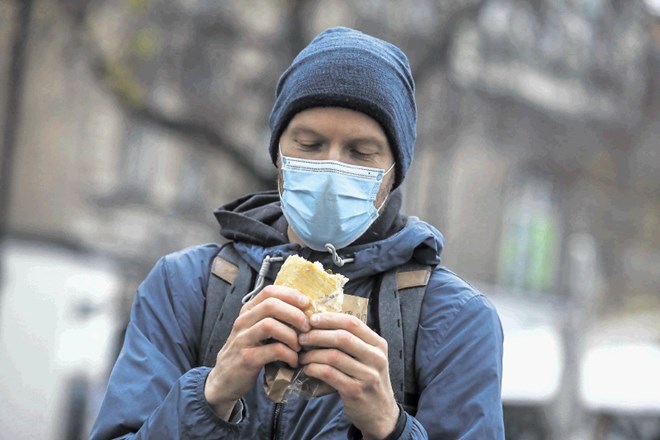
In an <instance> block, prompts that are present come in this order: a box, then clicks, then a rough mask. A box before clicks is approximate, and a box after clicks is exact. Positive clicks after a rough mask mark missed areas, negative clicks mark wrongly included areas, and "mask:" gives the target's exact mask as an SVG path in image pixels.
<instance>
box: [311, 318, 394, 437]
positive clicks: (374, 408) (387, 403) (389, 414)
mask: <svg viewBox="0 0 660 440" xmlns="http://www.w3.org/2000/svg"><path fill="white" fill-rule="evenodd" d="M310 322H311V325H312V330H311V331H310V332H308V333H302V334H300V336H299V337H298V340H299V341H300V345H302V346H309V347H311V348H310V349H309V351H308V352H306V353H304V354H303V355H302V356H301V358H300V361H301V364H303V365H304V366H305V367H304V372H305V374H307V375H308V376H310V377H315V378H317V379H320V380H322V381H324V382H325V383H327V384H328V385H330V386H332V387H333V388H335V389H336V390H337V392H338V393H339V396H340V397H341V399H342V400H343V402H344V412H345V413H346V416H347V417H348V418H349V419H350V420H351V422H352V423H353V424H354V425H355V427H356V428H358V429H359V430H360V431H361V432H362V435H363V436H364V438H366V439H383V438H385V437H387V436H388V435H389V434H390V433H391V432H392V431H394V428H395V426H396V422H397V418H398V416H399V407H398V406H397V403H396V401H395V399H394V393H393V391H392V384H391V383H390V375H389V368H388V362H387V341H385V339H383V338H381V337H380V336H379V335H378V334H377V333H376V332H374V331H373V330H371V329H370V328H369V327H368V326H367V325H366V324H364V323H363V322H362V321H360V320H359V319H357V318H356V317H354V316H350V315H347V314H343V313H319V314H316V315H313V316H312V317H311V319H310Z"/></svg>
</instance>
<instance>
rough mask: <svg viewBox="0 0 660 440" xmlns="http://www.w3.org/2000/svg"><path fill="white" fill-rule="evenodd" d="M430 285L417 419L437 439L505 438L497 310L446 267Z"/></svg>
mask: <svg viewBox="0 0 660 440" xmlns="http://www.w3.org/2000/svg"><path fill="white" fill-rule="evenodd" d="M429 289H430V290H429V291H427V293H426V296H425V300H424V303H423V307H422V316H421V317H420V328H419V331H418V340H417V357H416V365H417V366H416V369H417V371H416V374H417V378H418V385H419V389H420V390H421V394H420V398H419V402H418V410H417V414H416V415H415V418H416V419H417V421H419V422H420V423H421V424H422V425H423V426H424V428H426V431H427V432H428V437H429V438H433V439H504V423H503V418H502V400H501V383H502V353H503V333H502V327H501V324H500V320H499V317H498V315H497V312H496V310H495V308H494V307H493V306H492V304H491V303H490V302H489V301H488V300H487V299H486V298H485V297H484V296H483V295H482V294H481V293H479V292H477V291H476V290H474V289H473V288H472V287H471V286H470V285H468V284H467V283H465V282H464V281H462V280H461V279H460V278H458V277H457V276H455V275H454V274H452V273H451V272H449V271H446V270H444V269H439V270H437V271H436V272H435V273H434V275H433V278H432V280H431V283H430V284H429ZM403 438H414V437H411V436H408V437H405V436H404V437H403Z"/></svg>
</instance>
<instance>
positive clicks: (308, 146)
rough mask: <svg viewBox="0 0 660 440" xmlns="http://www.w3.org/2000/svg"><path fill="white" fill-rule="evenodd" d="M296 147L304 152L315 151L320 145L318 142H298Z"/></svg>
mask: <svg viewBox="0 0 660 440" xmlns="http://www.w3.org/2000/svg"><path fill="white" fill-rule="evenodd" d="M298 145H300V148H302V149H304V150H316V149H317V148H319V147H321V144H319V143H318V142H309V143H306V142H299V143H298Z"/></svg>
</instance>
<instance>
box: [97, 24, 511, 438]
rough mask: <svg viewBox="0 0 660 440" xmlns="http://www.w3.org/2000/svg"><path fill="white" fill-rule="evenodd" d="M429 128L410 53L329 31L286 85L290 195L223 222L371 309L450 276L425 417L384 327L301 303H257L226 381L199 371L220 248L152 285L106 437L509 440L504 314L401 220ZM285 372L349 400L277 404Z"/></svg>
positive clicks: (246, 203)
mask: <svg viewBox="0 0 660 440" xmlns="http://www.w3.org/2000/svg"><path fill="white" fill-rule="evenodd" d="M416 116H417V115H416V106H415V98H414V83H413V78H412V75H411V72H410V68H409V65H408V60H407V58H406V56H405V55H404V54H403V53H402V52H401V51H400V50H399V49H398V48H397V47H395V46H393V45H391V44H389V43H387V42H384V41H382V40H379V39H376V38H374V37H371V36H368V35H365V34H363V33H360V32H357V31H354V30H351V29H347V28H333V29H329V30H327V31H325V32H322V33H321V34H319V35H318V36H317V37H316V38H315V39H314V40H313V41H312V42H311V43H310V44H309V46H307V47H306V48H305V49H304V50H303V51H302V52H301V53H300V54H299V55H298V56H297V57H296V58H295V59H294V61H293V63H292V64H291V66H290V67H289V69H287V71H286V72H284V74H283V75H282V77H281V78H280V81H279V83H278V86H277V95H276V100H275V105H274V107H273V110H272V113H271V117H270V126H271V131H272V134H271V141H270V154H271V157H272V160H273V162H274V164H275V165H276V166H277V168H278V171H279V177H278V191H274V192H264V193H259V194H253V195H248V196H246V197H244V198H242V199H239V200H237V201H235V202H233V203H230V204H227V205H225V206H223V207H221V208H220V209H219V210H217V211H216V217H217V219H218V221H219V223H220V225H221V233H222V235H223V236H224V237H225V238H226V239H229V240H231V241H232V242H233V246H234V248H235V249H236V251H238V253H239V254H240V255H241V257H242V258H243V259H244V260H246V261H247V262H248V263H249V264H250V266H251V267H252V268H253V269H254V270H255V271H259V269H260V267H261V266H262V262H263V261H267V260H268V258H270V257H272V256H280V257H284V256H287V255H290V254H299V255H301V256H303V257H305V258H307V259H308V260H311V261H320V262H321V263H322V264H323V265H324V267H326V268H330V269H332V270H333V271H336V272H339V273H341V274H343V275H345V276H346V277H347V278H349V280H350V281H349V282H348V284H347V285H346V286H345V291H346V292H350V293H351V294H353V295H357V296H361V297H364V298H368V299H369V303H370V307H371V306H372V305H373V304H375V303H378V299H379V298H378V286H377V285H376V284H377V283H376V280H377V279H378V276H379V275H380V274H382V273H383V272H385V271H388V270H390V269H392V268H396V267H398V266H401V265H403V264H405V263H407V262H409V261H411V260H414V261H416V262H418V263H421V264H425V265H429V266H431V267H434V269H433V272H432V274H431V277H430V280H429V282H428V286H427V288H426V292H425V295H424V299H423V303H422V309H421V316H420V320H419V329H418V332H417V345H416V353H415V361H416V362H415V365H416V370H415V379H416V382H417V385H418V388H419V396H418V406H417V411H416V412H415V413H414V414H409V413H407V412H406V411H404V410H403V409H402V406H401V405H400V403H401V402H397V401H396V400H395V398H394V393H393V389H392V384H391V383H390V376H389V366H388V355H387V350H388V343H387V341H386V340H385V339H384V338H383V337H381V336H380V335H379V334H378V333H377V332H376V331H375V330H373V328H374V327H376V324H375V322H374V318H373V317H372V316H371V314H370V315H369V319H368V321H367V323H366V324H365V323H363V322H361V321H360V320H358V319H357V318H355V317H353V316H350V315H348V314H340V313H320V314H317V315H313V316H312V317H311V318H309V319H308V318H307V317H306V315H305V314H304V312H303V309H304V308H305V307H306V306H307V304H308V301H309V300H308V299H307V298H306V297H305V296H304V295H302V294H301V293H300V292H298V291H297V290H294V289H290V288H284V287H281V286H272V285H269V286H266V287H264V288H263V289H262V290H261V291H259V292H255V293H256V295H255V296H254V297H253V298H251V300H249V301H248V302H247V303H246V304H245V305H244V306H243V307H242V309H241V311H240V314H239V316H238V317H237V318H236V320H235V321H234V323H233V327H232V329H231V333H230V334H229V337H228V338H227V341H226V343H225V344H224V346H223V347H222V348H221V349H220V350H219V352H218V353H217V357H216V363H215V366H214V367H213V368H209V367H200V366H198V363H197V358H198V355H199V351H200V350H201V347H200V345H201V342H200V332H201V328H202V317H203V313H204V306H205V305H204V302H205V295H206V280H207V279H208V276H209V271H210V269H209V267H210V265H211V261H212V260H213V258H214V256H215V255H216V254H217V253H218V249H219V246H218V245H205V246H199V247H194V248H191V249H186V250H183V251H181V252H178V253H175V254H172V255H169V256H166V257H164V258H163V259H161V260H160V261H159V262H158V264H157V265H156V266H155V268H154V269H153V270H152V272H151V273H150V274H149V276H148V277H147V278H146V279H145V281H144V282H143V284H142V285H141V286H140V288H139V290H138V292H137V296H136V299H135V303H134V305H133V309H132V312H131V320H130V323H129V325H128V328H127V332H126V339H125V342H124V346H123V348H122V351H121V354H120V356H119V358H118V360H117V363H116V365H115V367H114V369H113V372H112V375H111V378H110V383H109V387H108V391H107V394H106V397H105V399H104V402H103V405H102V407H101V411H100V414H99V416H98V419H97V422H96V425H95V427H94V429H93V433H92V438H93V439H110V438H133V436H135V438H153V439H169V438H282V439H312V438H314V439H321V438H324V439H329V438H347V436H348V438H365V439H390V438H401V439H423V438H432V439H440V438H448V439H449V438H451V439H454V438H475V439H477V438H478V439H499V438H504V433H503V426H502V409H501V400H500V384H501V357H502V332H501V327H500V323H499V319H498V317H497V314H496V312H495V310H494V309H493V307H492V306H491V305H490V303H489V302H488V301H487V300H486V299H485V298H484V297H483V295H481V294H480V293H478V292H477V291H475V290H474V289H473V288H472V287H471V286H470V285H468V284H467V283H465V282H464V281H462V280H461V279H460V278H459V277H457V276H456V275H454V274H453V273H451V272H449V271H448V270H446V269H444V268H441V267H439V266H438V264H439V261H440V252H441V250H442V242H443V239H442V236H441V235H440V233H439V232H438V231H437V230H436V229H435V228H433V227H432V226H430V225H428V224H427V223H424V222H422V221H420V220H418V219H416V218H413V217H405V216H403V215H401V214H400V213H399V209H400V206H401V193H400V191H399V190H398V187H399V185H400V184H401V182H402V180H403V178H404V176H405V174H406V172H407V170H408V168H409V166H410V163H411V160H412V155H413V144H414V141H415V132H416ZM272 276H273V274H272V273H270V274H269V275H268V277H269V279H271V280H272ZM245 293H247V292H245ZM248 297H249V296H248ZM382 300H384V299H382ZM370 310H371V308H370ZM276 361H279V362H284V363H286V364H288V365H289V366H291V367H292V368H296V367H302V368H303V371H304V373H306V374H307V376H309V377H313V378H317V379H320V380H321V381H323V382H325V383H327V384H328V385H330V386H331V387H333V388H334V389H335V390H336V391H337V392H336V393H332V394H329V395H325V396H321V397H316V398H312V399H297V400H292V401H290V402H287V403H286V404H284V405H282V404H276V403H274V402H272V401H270V400H269V399H268V397H267V396H266V395H265V393H264V387H263V383H264V382H263V381H264V377H263V376H264V367H265V366H266V365H268V364H270V363H272V362H276Z"/></svg>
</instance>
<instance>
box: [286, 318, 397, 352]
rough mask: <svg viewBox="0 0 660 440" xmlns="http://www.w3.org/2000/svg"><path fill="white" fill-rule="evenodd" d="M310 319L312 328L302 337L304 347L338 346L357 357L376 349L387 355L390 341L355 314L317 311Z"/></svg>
mask: <svg viewBox="0 0 660 440" xmlns="http://www.w3.org/2000/svg"><path fill="white" fill-rule="evenodd" d="M309 321H310V324H311V327H312V330H311V331H310V332H308V333H306V334H303V335H300V338H299V340H300V343H301V345H303V346H305V345H309V346H319V347H338V348H340V349H341V350H342V351H344V352H346V353H348V354H350V355H351V356H353V357H355V358H358V359H359V358H362V357H363V356H364V355H368V354H373V353H376V352H382V353H384V354H385V357H387V341H385V339H383V338H382V337H381V336H380V335H378V333H376V332H375V331H373V330H372V329H370V328H369V326H367V324H365V323H363V322H362V321H360V320H359V319H358V318H356V317H355V316H351V315H347V314H344V313H317V314H315V315H313V316H312V317H311V319H310V320H309ZM374 349H375V350H374Z"/></svg>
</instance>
